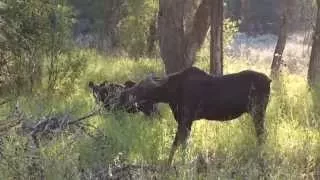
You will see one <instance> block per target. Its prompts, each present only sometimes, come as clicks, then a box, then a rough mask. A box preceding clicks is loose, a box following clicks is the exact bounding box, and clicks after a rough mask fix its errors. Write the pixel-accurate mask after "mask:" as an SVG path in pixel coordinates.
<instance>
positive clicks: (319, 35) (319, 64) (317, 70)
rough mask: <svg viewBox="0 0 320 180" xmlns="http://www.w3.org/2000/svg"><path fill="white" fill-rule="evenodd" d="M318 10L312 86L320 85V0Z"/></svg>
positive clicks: (313, 50)
mask: <svg viewBox="0 0 320 180" xmlns="http://www.w3.org/2000/svg"><path fill="white" fill-rule="evenodd" d="M317 6H318V10H317V11H318V12H317V20H316V28H315V32H314V36H313V43H312V50H311V56H310V63H309V70H308V83H309V85H310V86H311V87H313V88H314V87H316V86H319V83H320V0H317Z"/></svg>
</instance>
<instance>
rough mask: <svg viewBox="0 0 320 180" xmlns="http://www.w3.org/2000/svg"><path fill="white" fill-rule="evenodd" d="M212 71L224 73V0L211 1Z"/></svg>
mask: <svg viewBox="0 0 320 180" xmlns="http://www.w3.org/2000/svg"><path fill="white" fill-rule="evenodd" d="M210 4H211V40H210V72H211V73H212V74H214V75H218V76H221V75H223V0H212V1H211V3H210Z"/></svg>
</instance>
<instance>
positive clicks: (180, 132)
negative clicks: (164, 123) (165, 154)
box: [168, 123, 191, 166]
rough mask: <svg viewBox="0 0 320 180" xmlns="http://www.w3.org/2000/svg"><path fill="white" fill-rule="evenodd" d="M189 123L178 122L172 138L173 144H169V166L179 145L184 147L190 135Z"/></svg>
mask: <svg viewBox="0 0 320 180" xmlns="http://www.w3.org/2000/svg"><path fill="white" fill-rule="evenodd" d="M190 131H191V123H179V124H178V129H177V132H176V136H175V138H174V141H173V144H172V146H171V151H170V154H169V159H168V165H169V166H170V165H171V163H172V160H173V156H174V154H175V152H176V150H177V149H178V147H179V145H183V147H184V148H185V147H186V143H187V139H188V137H189V135H190Z"/></svg>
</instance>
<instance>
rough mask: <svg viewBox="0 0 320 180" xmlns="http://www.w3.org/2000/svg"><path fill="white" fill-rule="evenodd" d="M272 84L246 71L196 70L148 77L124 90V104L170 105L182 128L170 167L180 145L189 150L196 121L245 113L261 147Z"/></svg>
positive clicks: (253, 72) (173, 146) (229, 117)
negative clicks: (214, 72) (218, 72)
mask: <svg viewBox="0 0 320 180" xmlns="http://www.w3.org/2000/svg"><path fill="white" fill-rule="evenodd" d="M270 84H271V80H270V79H269V78H268V77H267V76H266V75H264V74H262V73H259V72H255V71H251V70H245V71H241V72H238V73H234V74H228V75H224V76H211V75H209V74H207V73H206V72H204V71H202V70H200V69H199V68H196V67H190V68H187V69H185V70H183V71H180V72H177V73H174V74H170V75H168V76H165V77H163V78H159V77H155V76H152V75H151V76H148V77H147V78H145V79H144V80H142V81H140V82H139V83H137V84H135V85H134V86H133V87H131V88H128V89H126V90H124V91H123V92H122V93H121V96H120V103H121V104H133V103H137V102H138V103H141V102H145V101H152V102H154V103H159V102H162V103H167V104H169V106H170V108H171V111H172V113H173V115H174V118H175V120H176V122H177V124H178V128H177V131H176V135H175V138H174V141H173V144H172V146H171V151H170V154H169V158H168V164H169V165H171V163H172V160H173V156H174V153H175V151H176V150H177V148H178V147H179V146H180V145H183V147H184V148H185V147H186V140H187V139H188V137H189V134H190V131H191V126H192V123H193V122H194V121H196V120H200V119H206V120H216V121H229V120H233V119H235V118H237V117H239V116H241V115H242V114H243V113H248V114H250V116H251V117H252V119H253V122H254V126H255V131H256V135H257V140H258V144H261V143H263V140H264V136H265V127H264V122H265V119H264V118H265V113H266V108H267V105H268V102H269V95H270Z"/></svg>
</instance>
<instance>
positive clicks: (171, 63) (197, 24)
mask: <svg viewBox="0 0 320 180" xmlns="http://www.w3.org/2000/svg"><path fill="white" fill-rule="evenodd" d="M190 2H192V0H160V1H159V14H158V32H159V45H160V55H161V57H162V60H163V62H164V65H165V69H166V73H167V74H170V73H173V72H177V71H180V70H182V69H184V68H188V67H190V66H192V65H193V63H194V61H195V55H196V52H197V51H198V50H199V49H200V47H201V45H202V43H203V41H204V39H205V37H206V34H207V31H208V28H209V0H202V2H201V3H200V5H199V7H198V9H197V11H196V12H195V15H194V17H193V23H192V26H191V27H189V26H185V23H184V22H185V19H186V18H187V17H186V15H188V14H190V12H185V5H186V4H190ZM188 18H189V17H188Z"/></svg>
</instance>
